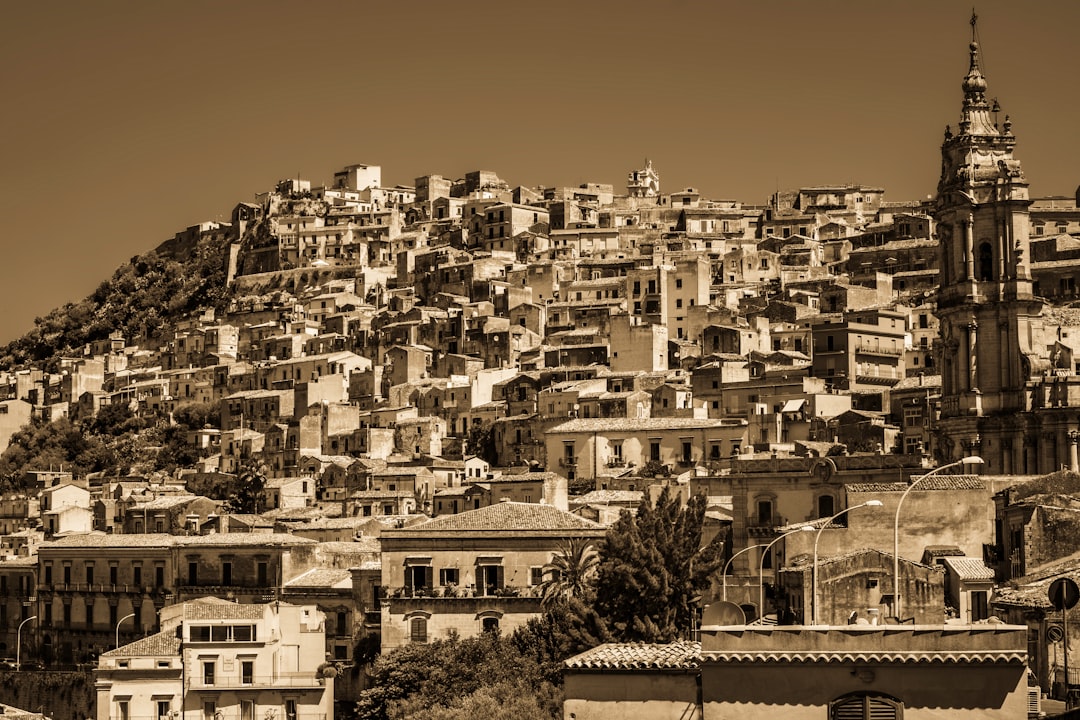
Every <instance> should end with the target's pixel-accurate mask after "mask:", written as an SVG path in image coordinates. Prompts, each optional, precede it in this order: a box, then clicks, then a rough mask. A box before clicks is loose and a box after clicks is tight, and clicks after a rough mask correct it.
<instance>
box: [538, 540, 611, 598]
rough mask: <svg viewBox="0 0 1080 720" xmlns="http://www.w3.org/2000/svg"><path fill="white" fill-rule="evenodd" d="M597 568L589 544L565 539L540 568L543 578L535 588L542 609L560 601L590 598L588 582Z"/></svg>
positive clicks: (592, 547) (596, 556)
mask: <svg viewBox="0 0 1080 720" xmlns="http://www.w3.org/2000/svg"><path fill="white" fill-rule="evenodd" d="M599 564H600V556H599V554H597V552H596V547H595V546H594V545H593V541H592V540H591V539H587V538H569V539H568V540H567V541H565V542H562V543H560V544H559V551H558V552H557V553H556V554H555V555H554V556H553V557H552V558H551V562H549V563H547V564H546V565H544V575H545V576H546V578H545V579H544V581H543V582H542V583H540V585H539V586H538V587H539V589H540V592H541V593H542V597H543V604H544V605H545V606H548V605H552V604H554V603H557V602H560V601H566V600H571V599H583V598H586V597H587V596H589V595H591V594H592V579H593V575H595V574H596V568H597V566H598V565H599Z"/></svg>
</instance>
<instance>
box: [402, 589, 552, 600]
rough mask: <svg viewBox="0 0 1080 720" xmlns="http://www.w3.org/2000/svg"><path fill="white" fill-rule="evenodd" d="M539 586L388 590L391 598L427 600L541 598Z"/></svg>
mask: <svg viewBox="0 0 1080 720" xmlns="http://www.w3.org/2000/svg"><path fill="white" fill-rule="evenodd" d="M538 587H539V586H536V585H532V586H515V585H506V586H503V587H501V588H498V589H496V590H493V591H491V592H484V591H483V588H480V589H478V588H475V587H473V586H471V585H469V586H465V587H462V586H460V585H440V586H438V587H433V588H411V587H398V588H391V589H390V590H388V591H387V595H386V596H387V598H388V599H390V600H407V599H421V598H422V599H425V600H460V599H468V598H539V597H541V591H540V590H539V589H538Z"/></svg>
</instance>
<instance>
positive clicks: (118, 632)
mask: <svg viewBox="0 0 1080 720" xmlns="http://www.w3.org/2000/svg"><path fill="white" fill-rule="evenodd" d="M133 617H135V613H131V614H130V615H125V616H124V617H122V618H120V621H119V622H117V623H116V647H120V626H121V625H123V624H124V621H125V620H127V619H128V618H133Z"/></svg>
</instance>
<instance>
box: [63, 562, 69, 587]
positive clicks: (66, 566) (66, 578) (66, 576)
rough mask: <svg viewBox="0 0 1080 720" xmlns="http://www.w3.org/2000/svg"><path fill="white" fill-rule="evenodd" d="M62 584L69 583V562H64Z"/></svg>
mask: <svg viewBox="0 0 1080 720" xmlns="http://www.w3.org/2000/svg"><path fill="white" fill-rule="evenodd" d="M64 584H65V585H70V584H71V563H64Z"/></svg>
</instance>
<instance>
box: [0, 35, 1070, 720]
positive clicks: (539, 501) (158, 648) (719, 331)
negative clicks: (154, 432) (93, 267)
mask: <svg viewBox="0 0 1080 720" xmlns="http://www.w3.org/2000/svg"><path fill="white" fill-rule="evenodd" d="M958 75H959V74H958ZM962 83H963V85H962V87H963V96H962V98H960V99H961V101H962V105H961V108H960V110H961V112H960V119H959V122H958V123H956V124H953V125H950V126H949V127H946V128H945V129H944V136H943V141H942V144H941V157H942V166H941V176H940V181H939V184H938V187H937V191H936V194H935V195H934V196H933V197H932V198H930V199H926V200H905V199H896V200H893V199H887V197H886V189H885V188H884V187H878V186H870V185H862V184H840V185H820V186H814V187H802V188H797V189H791V190H783V191H778V192H776V193H775V194H773V195H772V196H771V197H769V198H767V200H766V201H765V202H763V203H761V204H750V203H747V202H744V201H742V200H738V199H713V198H708V197H705V196H704V195H703V194H702V193H701V192H699V191H698V190H697V189H696V188H694V187H680V188H669V187H667V186H666V185H664V184H662V182H661V181H662V171H663V167H662V164H661V163H659V162H657V163H656V164H654V162H653V161H652V160H651V159H644V161H643V162H641V163H638V162H637V161H636V160H635V161H634V162H633V163H632V165H633V166H637V167H635V168H634V169H631V170H629V172H628V173H627V177H626V181H625V184H620V185H619V186H615V185H613V184H608V183H601V182H585V183H582V184H580V185H578V186H576V187H547V186H543V185H536V186H524V185H514V184H513V183H511V182H508V181H505V180H503V179H502V178H500V177H499V175H498V174H497V172H495V171H490V170H476V171H473V172H469V173H466V174H465V176H464V178H460V179H451V178H449V177H443V176H440V175H427V176H423V177H418V178H416V179H415V183H414V185H412V186H403V185H394V186H387V185H385V184H384V183H383V174H382V168H381V167H380V166H378V165H372V164H352V165H348V166H346V167H344V168H342V169H341V170H340V171H338V172H336V173H335V174H334V178H333V182H332V183H331V184H327V185H324V186H321V187H320V186H317V185H314V184H313V183H312V182H311V181H309V180H306V179H303V178H299V177H296V178H289V179H286V180H282V181H281V182H279V183H278V184H277V186H276V187H274V188H273V189H272V190H269V191H267V192H264V193H261V194H259V195H257V196H256V197H255V198H254V201H253V202H240V203H238V204H236V206H235V207H234V209H233V211H232V214H231V218H230V219H229V221H228V222H224V221H214V222H203V223H200V224H198V225H193V226H191V227H188V228H186V229H184V230H182V231H180V232H177V233H176V234H175V236H174V237H172V238H169V239H168V240H167V241H166V242H164V243H162V244H161V245H160V247H158V248H157V250H156V253H157V255H159V256H161V257H168V258H171V259H174V260H176V261H177V262H187V261H188V260H189V259H190V258H192V257H194V256H195V255H196V254H197V253H198V252H199V251H200V249H202V248H205V247H207V246H208V245H217V246H223V247H225V248H227V252H226V253H224V255H225V257H226V258H227V268H226V270H225V272H226V276H227V282H228V288H229V299H228V302H227V303H226V304H225V306H224V307H222V308H201V309H200V310H199V311H198V312H196V313H192V314H188V315H186V316H183V317H177V318H174V320H175V322H173V324H172V325H170V333H169V336H168V337H165V338H156V339H150V338H147V337H127V336H125V335H124V334H123V333H120V332H113V333H112V334H110V335H109V336H108V337H107V338H105V339H97V340H93V341H91V342H88V343H87V344H85V346H84V347H83V348H82V351H81V353H69V354H66V355H65V356H63V357H61V358H59V359H57V360H56V361H55V362H53V363H51V364H49V365H45V364H41V365H38V366H27V367H20V368H18V369H11V370H10V371H7V372H4V373H2V374H0V447H5V448H6V447H8V446H9V443H12V447H14V446H15V445H16V444H18V442H19V438H20V437H23V436H24V435H25V428H26V427H27V426H28V425H32V424H34V423H38V424H39V425H42V424H47V423H55V422H57V421H60V420H62V419H67V420H70V421H73V422H74V421H78V422H91V421H94V420H95V418H98V419H100V418H105V417H121V418H135V419H140V418H141V419H144V420H160V421H162V422H165V423H170V422H172V423H175V421H176V420H175V419H176V418H177V417H180V416H181V415H183V414H184V413H185V412H187V413H188V414H189V415H190V414H191V408H193V407H197V408H202V409H203V410H205V413H204V414H205V418H206V419H207V422H205V423H202V424H196V426H184V427H185V432H184V433H183V437H182V442H181V444H182V445H183V447H184V449H185V451H186V452H187V455H186V456H185V457H186V458H188V459H187V460H185V461H183V462H179V463H174V465H175V467H171V468H169V469H167V470H162V469H160V467H158V466H155V464H154V462H153V458H154V456H155V453H158V452H162V449H161V448H158V447H146V448H142V450H141V452H142V456H141V457H142V458H143V459H144V462H141V463H134V464H133V465H131V466H130V467H126V468H124V471H123V472H120V471H119V470H115V471H101V472H85V473H84V472H79V471H76V470H73V469H72V468H70V467H65V466H63V464H61V463H57V464H56V466H34V467H28V468H26V469H24V470H23V471H22V472H21V474H20V477H17V478H8V479H7V480H8V482H9V486H10V487H11V488H12V489H10V490H9V491H8V492H7V493H6V494H4V496H3V497H0V532H2V535H0V545H2V547H3V554H4V557H5V559H4V560H2V561H0V657H4V658H7V659H8V662H10V663H11V664H12V665H13V667H15V668H16V669H20V670H23V671H27V672H28V671H31V670H43V669H47V668H53V667H66V668H67V667H79V668H84V669H92V670H94V671H95V672H96V685H95V692H96V698H97V708H96V713H97V718H98V720H137V719H138V718H147V717H154V718H157V719H158V720H161V719H162V718H176V717H180V718H204V719H205V720H215V719H217V718H221V719H222V720H231V719H233V718H235V719H236V720H256V718H264V717H265V718H272V717H273V715H270V714H267V713H268V712H270V710H271V709H273V710H274V712H276V713H281V714H282V716H283V717H285V718H288V719H289V720H316V718H317V719H318V720H325V719H326V718H332V717H334V713H335V706H337V707H339V708H340V707H343V706H344V705H345V704H350V703H355V702H356V701H357V700H358V699H359V698H360V695H361V693H362V692H363V690H364V689H365V687H366V683H367V680H366V678H365V671H366V668H367V667H368V665H369V663H370V662H371V660H372V659H373V657H374V656H375V655H378V654H379V653H382V654H387V653H390V652H392V651H394V650H396V649H399V648H402V647H404V646H408V645H410V644H414V643H430V642H433V641H436V640H440V639H447V638H450V637H461V638H470V637H477V636H481V635H483V634H484V633H487V632H498V633H502V634H507V633H511V632H513V631H515V630H517V629H519V628H522V627H524V626H525V625H526V623H528V621H529V620H530V619H533V618H536V617H538V616H539V615H541V614H542V612H543V608H544V602H545V587H547V585H549V584H550V582H551V581H552V579H553V577H554V578H556V579H557V574H558V573H559V570H558V569H556V568H555V566H554V565H553V563H554V562H556V561H557V560H558V558H559V556H560V553H564V552H565V548H566V547H567V546H568V544H571V543H573V544H581V545H586V546H587V545H592V546H595V547H599V546H600V545H601V544H602V543H603V542H604V540H605V537H606V536H607V534H608V533H609V531H610V529H611V528H612V526H613V525H614V524H615V523H617V522H618V521H619V519H620V517H623V516H624V515H625V514H626V513H627V512H629V513H633V512H635V511H636V510H637V509H638V508H639V507H640V506H642V504H643V503H645V504H649V503H655V502H656V501H657V499H658V498H660V497H661V496H664V497H673V498H677V499H678V502H679V503H681V504H683V505H685V504H686V503H689V502H691V499H692V498H696V497H700V498H703V502H704V506H705V511H704V520H703V525H702V543H701V546H700V548H692V549H691V552H690V556H691V557H690V563H691V565H692V563H693V562H694V555H695V554H696V552H697V551H699V550H703V549H705V548H706V546H708V545H710V544H715V543H719V544H720V547H722V555H721V557H720V560H721V562H720V565H721V567H720V569H719V570H718V571H717V572H715V573H713V574H712V575H711V577H710V578H709V584H708V587H707V589H706V590H705V591H704V592H703V593H702V594H701V595H699V596H698V597H697V598H695V600H696V603H695V608H694V612H695V615H694V617H695V618H696V619H695V626H694V627H693V628H692V629H691V631H690V632H688V633H687V634H686V636H685V637H684V638H681V639H679V640H677V641H675V642H673V643H651V644H649V643H647V644H642V643H618V642H611V643H605V644H602V645H600V646H598V647H596V648H593V649H589V650H587V651H585V652H584V653H582V654H578V655H575V656H574V657H573V658H570V659H569V660H567V661H566V663H565V669H564V676H565V700H564V703H565V704H564V711H565V713H566V715H565V716H566V717H567V718H571V717H573V718H577V719H578V720H583V719H585V718H599V717H611V716H612V715H610V713H611V712H613V711H614V710H613V709H614V708H615V707H616V703H618V707H619V708H621V709H620V712H623V713H625V714H624V715H622V716H624V717H658V716H663V717H669V716H670V717H698V718H705V719H708V718H720V717H734V716H735V715H730V714H727V713H731V712H738V713H741V714H739V715H738V716H739V717H746V718H749V717H766V716H770V713H771V712H775V711H776V710H777V708H778V707H779V706H785V707H787V708H788V709H790V708H792V707H796V706H797V707H798V708H799V709H800V710H802V711H805V713H806V714H805V716H806V717H823V716H824V715H823V714H822V713H824V712H826V711H827V712H828V713H829V715H828V716H829V717H843V718H849V717H851V718H854V717H874V718H886V717H888V718H894V717H895V718H899V717H901V716H904V717H908V718H913V717H928V716H929V715H920V714H919V710H920V709H923V708H943V707H944V708H948V709H949V711H950V715H949V716H950V717H1022V716H1025V714H1027V713H1029V712H1031V711H1032V710H1031V708H1032V707H1034V708H1036V710H1035V712H1037V708H1038V704H1039V702H1040V698H1059V699H1062V700H1067V699H1068V698H1067V695H1068V693H1069V691H1070V688H1071V687H1073V686H1075V685H1077V684H1080V678H1076V677H1073V675H1072V674H1073V673H1075V672H1076V668H1080V658H1076V657H1070V654H1069V653H1067V647H1068V646H1069V643H1070V642H1071V643H1072V645H1073V646H1074V647H1075V644H1076V642H1077V640H1080V633H1076V632H1075V630H1074V629H1073V628H1076V627H1080V623H1075V622H1073V623H1072V624H1071V627H1069V629H1068V633H1064V632H1062V631H1061V625H1062V622H1063V620H1064V618H1063V617H1062V612H1059V609H1055V607H1054V603H1053V602H1052V598H1050V597H1048V588H1049V587H1050V585H1051V583H1052V582H1054V581H1055V580H1058V579H1060V578H1070V577H1074V576H1076V575H1077V574H1080V561H1078V560H1077V557H1078V553H1080V455H1078V446H1080V309H1077V308H1080V305H1078V306H1077V307H1076V308H1074V307H1073V305H1074V304H1076V302H1077V300H1080V295H1078V289H1077V286H1076V279H1077V276H1078V275H1080V273H1078V269H1080V190H1078V191H1077V194H1076V195H1075V196H1069V197H1064V196H1053V197H1029V193H1028V181H1027V179H1026V177H1025V175H1024V173H1023V171H1022V170H1021V164H1020V156H1019V155H1018V156H1015V157H1014V154H1013V151H1014V147H1015V145H1016V143H1017V139H1018V135H1014V133H1013V130H1014V128H1013V121H1012V119H1011V118H1010V116H1009V115H1008V114H1005V112H1004V111H1003V110H1001V108H1000V107H999V104H998V101H997V100H996V99H993V98H992V96H990V95H989V94H988V89H987V80H986V78H984V76H983V74H982V70H981V68H980V63H979V50H978V47H977V46H976V44H975V43H972V45H971V49H970V65H969V68H968V70H967V73H966V75H965V76H963V77H962ZM938 112H939V114H940V115H942V116H943V117H944V116H948V115H949V112H950V111H949V109H948V108H940V109H938ZM1022 127H1023V126H1022V125H1021V123H1020V121H1019V120H1018V121H1017V127H1016V129H1017V131H1018V133H1019V135H1022ZM372 159H375V158H372ZM200 418H202V416H200ZM102 422H103V421H102ZM13 439H14V440H13ZM241 486H243V487H245V488H247V490H248V491H250V494H251V497H250V498H248V499H247V500H248V501H245V502H243V503H241V502H238V501H237V498H236V497H225V496H222V495H221V494H220V493H215V492H213V491H212V490H211V489H212V488H221V487H228V488H237V487H241ZM1070 619H1073V620H1075V619H1080V617H1077V618H1073V617H1072V614H1071V613H1070ZM238 643H239V644H238ZM1070 668H1071V669H1070ZM777 673H782V675H778V674H777ZM779 677H783V678H784V680H783V681H780V680H778V679H777V678H779ZM931 677H932V678H933V681H932V682H931V681H930V680H929V678H931ZM635 680H640V682H635ZM989 688H993V691H992V692H991V691H989V690H988V689H989ZM634 708H637V709H636V710H635V709H634ZM995 713H998V714H995ZM791 716H797V717H802V716H803V715H802V714H799V713H798V712H795V713H793V714H792V715H791Z"/></svg>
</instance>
